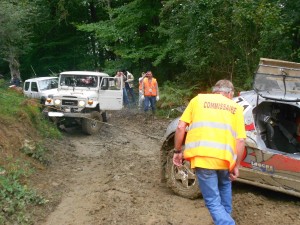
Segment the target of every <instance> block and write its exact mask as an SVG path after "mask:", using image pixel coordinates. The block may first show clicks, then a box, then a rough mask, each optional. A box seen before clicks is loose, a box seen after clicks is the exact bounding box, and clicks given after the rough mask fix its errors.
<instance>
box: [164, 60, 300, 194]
mask: <svg viewBox="0 0 300 225" xmlns="http://www.w3.org/2000/svg"><path fill="white" fill-rule="evenodd" d="M253 87H254V90H251V91H246V92H241V93H240V94H239V96H238V97H236V98H234V100H235V101H236V102H237V103H239V104H240V105H242V106H243V107H244V118H245V129H246V134H247V139H246V148H245V153H244V158H243V161H242V163H241V168H240V177H239V179H238V181H240V182H244V183H248V184H251V185H255V186H259V187H263V188H268V189H272V190H275V191H280V192H284V193H287V194H290V195H294V196H298V197H300V143H299V141H300V64H298V63H292V62H286V61H279V60H272V59H261V60H260V64H259V66H258V69H257V71H256V73H255V78H254V85H253ZM178 121H179V118H177V119H175V120H173V121H172V122H171V123H170V124H169V126H168V128H167V130H166V133H165V136H164V138H165V141H164V143H163V145H162V148H161V165H162V166H161V168H162V169H161V173H162V181H167V184H168V185H169V186H170V187H171V188H172V189H173V191H174V192H175V193H177V194H179V195H182V196H184V197H188V198H195V197H197V196H199V195H200V192H199V190H198V187H197V186H198V184H197V182H196V177H195V176H193V171H192V170H191V169H189V168H187V166H188V165H186V168H183V169H180V170H178V168H176V167H175V166H173V165H172V162H171V159H172V155H173V154H172V150H173V147H174V133H175V130H176V126H177V124H178Z"/></svg>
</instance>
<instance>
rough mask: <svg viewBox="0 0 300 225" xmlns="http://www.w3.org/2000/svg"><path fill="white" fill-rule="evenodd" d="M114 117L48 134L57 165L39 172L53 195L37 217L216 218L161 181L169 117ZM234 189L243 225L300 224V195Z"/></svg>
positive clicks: (64, 224)
mask: <svg viewBox="0 0 300 225" xmlns="http://www.w3.org/2000/svg"><path fill="white" fill-rule="evenodd" d="M109 122H110V123H111V124H112V125H105V128H103V129H102V130H101V132H100V133H99V134H97V135H94V136H87V135H84V134H83V133H81V132H80V130H76V129H74V130H69V132H68V133H64V139H63V140H61V141H55V142H54V143H53V142H52V141H49V143H48V144H49V149H50V151H49V158H50V161H51V164H50V165H49V166H48V167H47V168H45V169H41V170H40V171H38V173H37V174H36V175H35V176H34V179H33V185H35V187H36V188H37V189H38V190H39V192H41V193H43V195H44V196H46V198H47V199H48V200H49V202H48V203H47V204H46V205H44V206H40V207H37V208H34V209H33V210H34V217H33V220H34V221H35V224H38V225H98V224H103V225H106V224H107V225H111V224H121V225H123V224H124V225H125V224H130V225H141V224H145V225H153V224H157V225H170V224H172V225H179V224H186V225H196V224H201V225H212V220H211V218H210V216H209V213H208V211H207V209H206V208H205V206H204V202H203V200H202V199H197V200H188V199H184V198H181V197H179V196H176V195H174V194H173V193H172V191H170V190H169V189H168V188H167V187H166V186H165V184H161V183H160V168H159V167H160V165H159V150H160V147H161V144H162V139H161V138H162V136H163V134H164V131H165V129H166V127H167V124H168V122H169V121H168V120H166V119H157V118H155V119H153V118H145V116H144V115H143V114H140V113H137V112H134V111H122V112H118V113H112V114H111V115H110V121H109ZM153 137H154V138H153ZM155 137H158V138H157V139H156V138H155ZM233 188H234V197H233V199H234V202H233V206H234V213H233V216H234V218H235V220H236V221H237V224H245V225H248V224H264V225H265V224H274V225H275V224H300V210H299V209H300V208H299V206H300V199H297V198H295V197H291V196H287V195H283V194H280V193H277V192H271V191H266V190H263V189H258V188H255V187H252V186H247V185H243V184H234V187H233Z"/></svg>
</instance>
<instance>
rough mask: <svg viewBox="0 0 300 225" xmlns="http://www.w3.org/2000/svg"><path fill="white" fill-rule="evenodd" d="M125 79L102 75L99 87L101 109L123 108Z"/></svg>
mask: <svg viewBox="0 0 300 225" xmlns="http://www.w3.org/2000/svg"><path fill="white" fill-rule="evenodd" d="M122 86H123V80H122V79H118V78H115V77H102V78H101V82H100V89H99V103H100V109H101V110H120V109H122V108H123V88H122Z"/></svg>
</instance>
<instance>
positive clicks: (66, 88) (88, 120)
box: [44, 71, 123, 134]
mask: <svg viewBox="0 0 300 225" xmlns="http://www.w3.org/2000/svg"><path fill="white" fill-rule="evenodd" d="M122 82H123V80H120V79H118V78H115V77H110V76H109V75H108V74H106V73H100V72H89V71H68V72H62V73H60V75H59V82H58V92H57V93H56V94H54V95H53V96H50V97H49V98H47V100H46V103H45V105H46V106H47V107H46V109H45V110H44V113H46V114H47V115H48V117H50V118H51V119H52V120H53V121H54V122H55V123H57V124H58V125H65V126H68V125H70V124H74V123H75V124H79V125H81V127H82V130H83V131H84V132H85V133H87V134H95V133H97V132H98V131H99V130H100V128H101V126H102V125H103V122H107V116H106V110H120V109H122V107H123V90H122Z"/></svg>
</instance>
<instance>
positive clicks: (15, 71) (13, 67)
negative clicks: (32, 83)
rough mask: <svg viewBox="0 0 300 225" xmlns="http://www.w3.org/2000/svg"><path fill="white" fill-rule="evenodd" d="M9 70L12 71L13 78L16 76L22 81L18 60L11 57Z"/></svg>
mask: <svg viewBox="0 0 300 225" xmlns="http://www.w3.org/2000/svg"><path fill="white" fill-rule="evenodd" d="M8 63H9V69H10V75H11V78H13V77H14V76H16V77H17V78H19V79H20V80H21V76H20V63H19V61H18V59H16V58H15V57H14V56H12V55H11V56H10V57H9V60H8Z"/></svg>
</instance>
